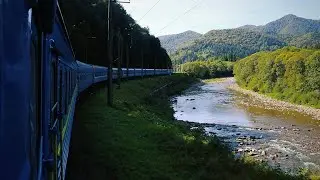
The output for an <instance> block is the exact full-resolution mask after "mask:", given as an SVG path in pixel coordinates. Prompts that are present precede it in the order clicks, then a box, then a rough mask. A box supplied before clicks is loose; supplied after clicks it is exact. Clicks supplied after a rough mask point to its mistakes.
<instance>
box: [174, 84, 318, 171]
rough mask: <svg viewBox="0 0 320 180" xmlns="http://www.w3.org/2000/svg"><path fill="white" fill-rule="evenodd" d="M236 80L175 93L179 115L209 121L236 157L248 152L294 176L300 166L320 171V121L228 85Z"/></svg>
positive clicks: (208, 129) (212, 130)
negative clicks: (283, 108) (260, 99)
mask: <svg viewBox="0 0 320 180" xmlns="http://www.w3.org/2000/svg"><path fill="white" fill-rule="evenodd" d="M234 83H235V81H234V79H233V78H227V79H225V80H224V81H220V82H213V83H199V84H197V85H194V86H192V87H190V88H189V89H188V90H186V91H185V92H184V93H182V95H179V96H176V97H173V99H172V106H173V108H174V110H175V118H176V119H177V120H181V121H189V122H197V123H203V124H205V125H206V128H205V130H206V132H207V133H208V134H209V135H216V136H218V137H220V139H221V140H222V141H224V142H225V143H228V144H229V146H230V147H231V149H232V150H233V151H234V152H235V154H236V157H239V156H241V155H243V154H247V155H249V156H252V157H254V158H255V159H257V160H260V161H264V162H267V163H268V164H270V165H271V166H273V167H278V168H281V169H282V170H284V171H286V172H289V173H293V174H294V173H297V172H299V169H300V168H307V169H310V170H311V171H313V172H320V121H319V120H316V119H314V118H312V117H311V116H308V115H303V114H301V113H298V112H295V111H291V110H281V109H277V108H273V107H270V105H266V104H264V103H263V102H260V101H258V100H257V99H255V98H253V97H251V96H249V95H244V94H242V93H239V92H236V91H234V90H230V89H228V86H230V85H232V84H234Z"/></svg>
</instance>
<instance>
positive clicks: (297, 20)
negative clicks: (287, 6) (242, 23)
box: [262, 14, 320, 36]
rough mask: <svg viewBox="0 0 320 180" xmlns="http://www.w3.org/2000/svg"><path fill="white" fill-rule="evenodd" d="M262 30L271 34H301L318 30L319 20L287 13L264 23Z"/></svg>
mask: <svg viewBox="0 0 320 180" xmlns="http://www.w3.org/2000/svg"><path fill="white" fill-rule="evenodd" d="M262 31H263V32H264V33H267V34H272V35H291V36H301V35H304V34H307V33H314V32H320V21H319V20H312V19H305V18H301V17H298V16H295V15H293V14H289V15H286V16H284V17H282V18H280V19H278V20H276V21H273V22H270V23H268V24H266V25H265V26H264V27H263V28H262Z"/></svg>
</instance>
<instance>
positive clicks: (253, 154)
mask: <svg viewBox="0 0 320 180" xmlns="http://www.w3.org/2000/svg"><path fill="white" fill-rule="evenodd" d="M248 155H249V156H257V155H258V154H257V153H256V152H249V153H248Z"/></svg>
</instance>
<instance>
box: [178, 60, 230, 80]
mask: <svg viewBox="0 0 320 180" xmlns="http://www.w3.org/2000/svg"><path fill="white" fill-rule="evenodd" d="M233 64H234V63H233V62H228V61H222V60H217V59H210V60H208V61H201V60H198V61H193V62H187V63H184V64H182V65H180V70H181V72H183V73H186V74H188V75H190V76H193V77H197V78H201V79H207V78H216V77H228V76H232V70H233Z"/></svg>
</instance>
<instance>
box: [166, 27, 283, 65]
mask: <svg viewBox="0 0 320 180" xmlns="http://www.w3.org/2000/svg"><path fill="white" fill-rule="evenodd" d="M284 46H286V43H284V42H283V41H280V40H278V39H277V38H274V37H272V36H269V35H266V34H263V33H260V32H255V31H249V30H244V29H227V30H213V31H210V32H208V33H206V34H205V35H204V36H203V37H201V38H200V39H197V40H195V41H192V42H190V43H187V44H185V45H183V46H182V47H181V48H180V49H179V50H178V51H177V52H175V53H173V54H172V55H171V56H172V59H173V61H174V64H181V63H184V62H187V61H194V60H196V59H208V58H212V57H220V58H222V59H224V60H230V61H235V60H237V59H239V58H243V57H246V56H248V55H250V54H253V53H255V52H257V51H261V50H274V49H278V48H281V47H284Z"/></svg>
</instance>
